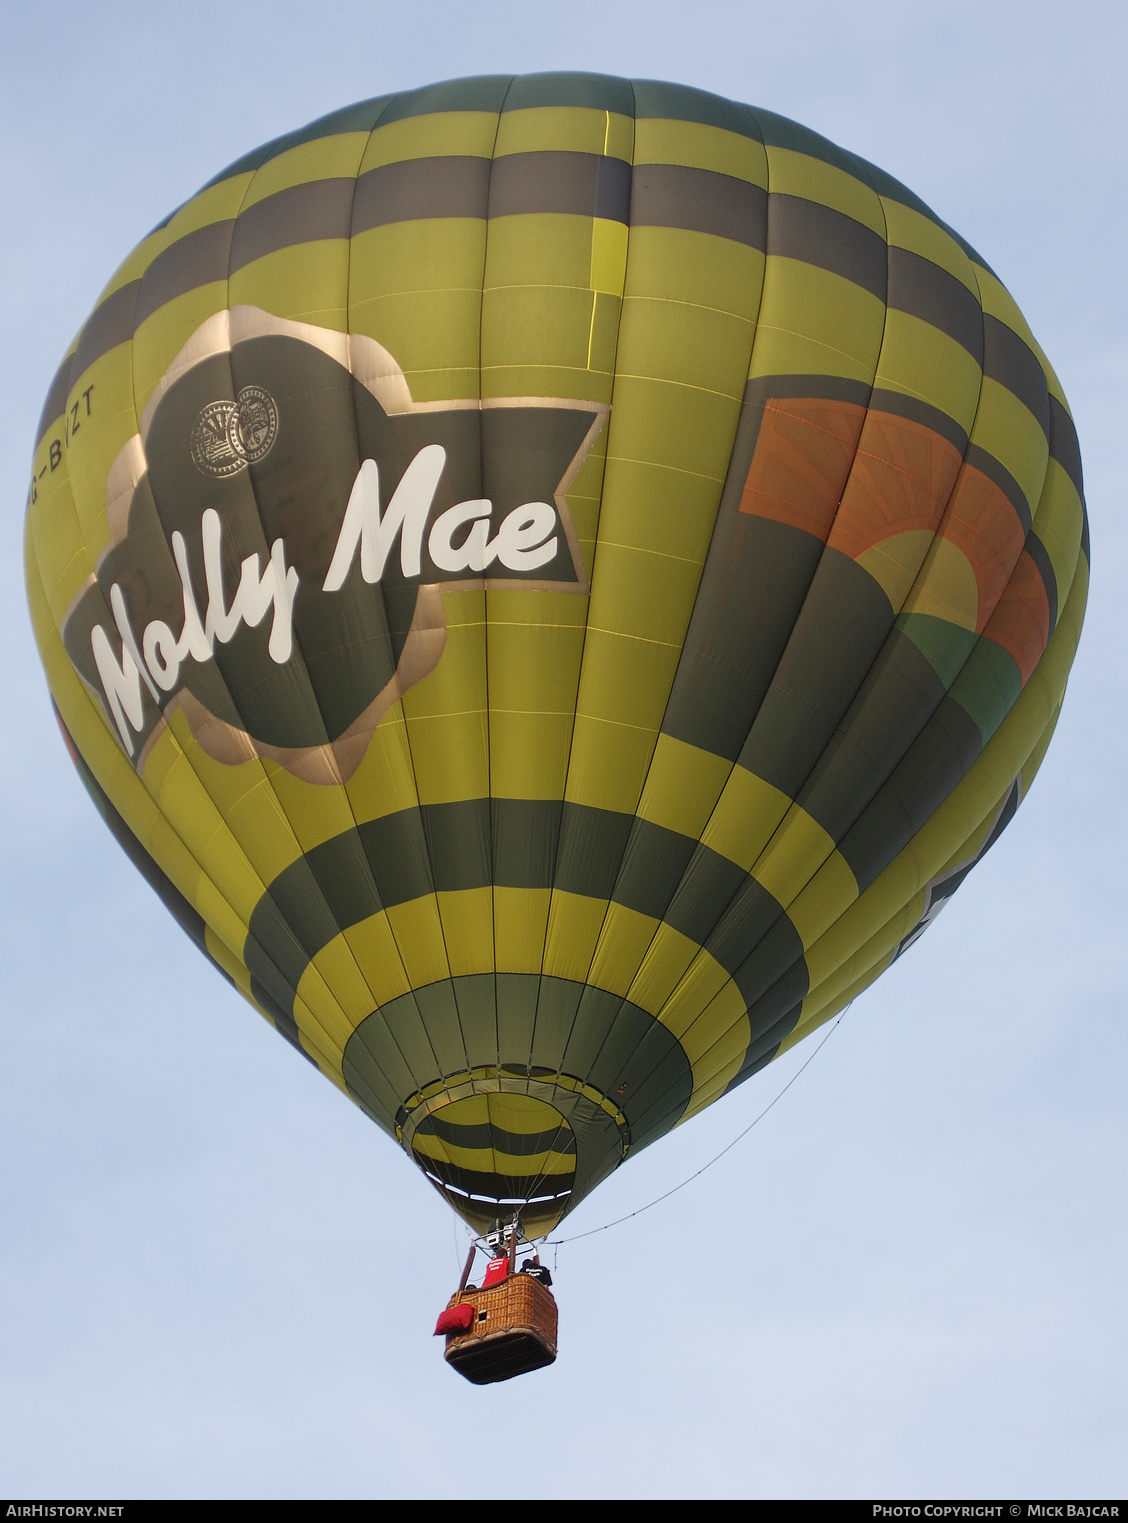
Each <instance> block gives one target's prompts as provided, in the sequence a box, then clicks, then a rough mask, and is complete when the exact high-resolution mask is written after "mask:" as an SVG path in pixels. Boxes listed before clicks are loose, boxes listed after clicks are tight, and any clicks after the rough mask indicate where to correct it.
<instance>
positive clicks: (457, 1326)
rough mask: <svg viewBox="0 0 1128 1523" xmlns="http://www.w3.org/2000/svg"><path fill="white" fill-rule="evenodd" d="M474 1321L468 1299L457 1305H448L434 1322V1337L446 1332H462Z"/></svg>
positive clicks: (472, 1310)
mask: <svg viewBox="0 0 1128 1523" xmlns="http://www.w3.org/2000/svg"><path fill="white" fill-rule="evenodd" d="M473 1321H474V1307H473V1304H472V1303H471V1302H470V1301H462V1302H460V1303H459V1305H457V1306H448V1307H447V1308H446V1310H445V1311H441V1312H440V1313H439V1320H438V1321H437V1322H436V1323H435V1337H436V1338H438V1337H440V1336H442V1335H443V1334H446V1333H464V1332H465V1331H466V1329H467V1328H468V1327H470V1326H471V1325H472V1323H473Z"/></svg>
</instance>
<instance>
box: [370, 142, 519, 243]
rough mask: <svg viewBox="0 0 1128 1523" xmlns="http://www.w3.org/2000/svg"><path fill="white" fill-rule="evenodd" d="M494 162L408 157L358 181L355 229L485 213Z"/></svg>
mask: <svg viewBox="0 0 1128 1523" xmlns="http://www.w3.org/2000/svg"><path fill="white" fill-rule="evenodd" d="M489 185H490V160H489V159H483V158H480V157H471V156H469V155H459V156H450V157H436V158H429V159H405V160H402V161H401V162H400V163H398V164H382V165H381V166H380V168H379V169H370V170H369V171H368V173H367V174H363V175H361V176H360V178H359V179H358V180H357V182H356V198H355V201H354V203H353V216H352V231H353V233H354V234H355V233H363V232H366V231H367V230H368V229H369V228H373V227H386V226H388V224H389V223H392V222H414V221H417V220H420V219H425V218H429V217H479V218H484V217H485V216H486V209H487V201H488V197H489Z"/></svg>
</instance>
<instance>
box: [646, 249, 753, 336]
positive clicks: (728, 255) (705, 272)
mask: <svg viewBox="0 0 1128 1523" xmlns="http://www.w3.org/2000/svg"><path fill="white" fill-rule="evenodd" d="M628 262H629V265H630V273H631V284H630V289H629V290H628V291H627V296H628V298H630V299H631V300H645V301H647V302H651V303H659V302H673V303H676V304H677V305H680V306H688V307H692V308H695V309H701V310H702V311H704V312H716V313H719V314H722V315H728V316H729V317H734V318H738V319H743V320H744V321H745V322H746V323H749V324H754V323H755V321H756V313H757V310H758V308H759V305H760V286H761V284H762V282H763V278H764V256H763V254H762V253H761V252H760V250H759V249H754V248H749V247H747V246H746V245H745V244H743V243H736V242H734V241H733V240H732V239H731V238H719V237H715V236H714V235H713V234H711V233H696V232H690V231H688V230H687V229H686V228H680V227H633V228H631V230H630V244H629V260H628ZM644 320H645V318H644Z"/></svg>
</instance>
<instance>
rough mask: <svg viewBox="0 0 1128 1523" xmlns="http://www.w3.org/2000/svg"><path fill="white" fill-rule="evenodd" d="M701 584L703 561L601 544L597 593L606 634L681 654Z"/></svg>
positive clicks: (623, 546) (633, 547) (629, 547)
mask: <svg viewBox="0 0 1128 1523" xmlns="http://www.w3.org/2000/svg"><path fill="white" fill-rule="evenodd" d="M700 580H701V561H700V559H698V558H697V557H690V556H673V555H666V554H664V553H663V552H662V551H657V552H655V551H652V550H649V549H647V548H645V547H643V546H635V545H621V544H613V543H611V542H610V541H608V540H601V541H600V545H599V570H598V576H597V588H598V593H599V599H600V607H601V611H602V614H603V617H605V618H607V619H608V620H610V621H611V622H610V623H609V624H608V626H607V628H606V633H608V634H617V635H629V636H630V637H631V638H632V639H635V640H655V641H658V642H659V643H660V644H664V645H665V644H674V645H676V646H677V648H678V649H679V650H680V648H681V642H682V639H683V636H684V631H685V628H686V626H687V624H688V623H689V616H690V614H691V613H692V612H693V602H694V598H695V597H696V595H697V587H698V583H699V582H700Z"/></svg>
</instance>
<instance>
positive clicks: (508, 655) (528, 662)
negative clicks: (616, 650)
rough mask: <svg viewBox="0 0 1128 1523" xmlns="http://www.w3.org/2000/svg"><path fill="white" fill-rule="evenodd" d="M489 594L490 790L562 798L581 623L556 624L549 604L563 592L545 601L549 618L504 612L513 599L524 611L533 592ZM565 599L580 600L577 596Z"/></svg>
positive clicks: (498, 793)
mask: <svg viewBox="0 0 1128 1523" xmlns="http://www.w3.org/2000/svg"><path fill="white" fill-rule="evenodd" d="M486 597H487V608H488V610H489V620H490V622H489V630H488V636H487V652H486V654H487V661H488V671H487V680H486V686H487V691H488V694H489V711H490V712H489V725H490V735H489V756H490V792H491V793H492V794H493V795H494V796H495V797H500V798H538V799H550V798H562V797H563V794H564V784H565V777H566V772H567V758H568V747H569V744H570V741H571V735H572V721H573V716H574V714H575V708H576V688H577V684H578V682H579V673H580V660H581V658H582V654H583V643H584V631H583V627H582V625H580V624H577V623H570V624H561V623H559V622H557V621H556V620H555V619H553V618H552V613H553V609H552V608H551V607H545V606H544V605H545V603H547V602H551V603H553V604H559V603H562V602H564V601H566V599H565V597H564V596H554V595H551V594H549V595H547V597H545V598H544V599H543V601H542V604H541V608H542V610H543V613H544V615H545V618H544V620H543V622H534V621H532V620H529V619H524V620H520V621H518V620H516V619H514V620H512V621H510V619H508V618H507V617H506V614H507V611H508V609H509V608H510V607H512V605H513V603H514V602H517V603H518V604H519V605H520V607H521V611H524V609H525V608H527V607H528V604H529V594H526V593H509V592H504V591H497V592H489V593H487V594H486ZM567 601H571V602H573V603H575V604H576V605H577V606H579V605H580V600H579V599H578V598H575V597H574V596H573V597H571V598H569V599H567ZM530 611H531V610H530Z"/></svg>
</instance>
